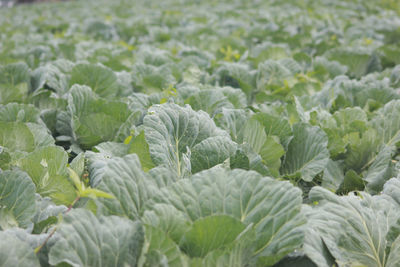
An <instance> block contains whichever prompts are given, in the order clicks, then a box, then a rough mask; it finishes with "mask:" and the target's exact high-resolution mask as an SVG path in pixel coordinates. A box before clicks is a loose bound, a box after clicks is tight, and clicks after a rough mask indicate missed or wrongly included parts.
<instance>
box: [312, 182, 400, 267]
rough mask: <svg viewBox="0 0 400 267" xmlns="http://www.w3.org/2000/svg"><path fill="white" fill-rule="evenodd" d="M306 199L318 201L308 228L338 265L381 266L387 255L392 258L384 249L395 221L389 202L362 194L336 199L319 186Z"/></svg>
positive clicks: (387, 249)
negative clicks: (314, 231)
mask: <svg viewBox="0 0 400 267" xmlns="http://www.w3.org/2000/svg"><path fill="white" fill-rule="evenodd" d="M310 198H311V200H313V201H318V202H319V204H318V206H316V207H315V208H314V211H313V212H312V214H311V215H310V216H309V218H310V224H311V227H312V228H313V229H315V230H316V231H317V232H319V235H320V237H321V238H323V240H324V241H325V244H326V245H327V247H328V248H329V250H330V252H331V253H332V254H333V256H334V257H335V258H336V259H337V262H339V263H340V264H343V265H346V264H356V263H357V264H359V265H365V266H385V262H386V259H387V257H388V254H389V257H393V256H395V255H396V254H394V255H393V256H391V254H392V252H390V253H389V248H388V247H387V245H390V243H389V241H390V240H389V237H390V236H389V235H388V234H389V230H390V229H391V226H393V225H396V224H397V223H398V219H399V215H398V213H397V209H396V207H395V206H394V204H393V203H391V202H390V201H388V200H386V199H385V198H382V197H380V196H375V197H371V196H370V195H368V194H366V193H362V195H361V197H358V196H354V195H349V196H343V197H339V196H337V195H334V194H333V193H331V192H329V191H327V190H325V189H322V188H320V187H314V188H313V189H312V190H311V192H310ZM395 257H397V256H395Z"/></svg>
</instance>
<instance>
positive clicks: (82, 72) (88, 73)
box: [69, 64, 119, 97]
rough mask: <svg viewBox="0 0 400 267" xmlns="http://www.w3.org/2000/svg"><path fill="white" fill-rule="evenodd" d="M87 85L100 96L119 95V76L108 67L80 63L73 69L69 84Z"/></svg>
mask: <svg viewBox="0 0 400 267" xmlns="http://www.w3.org/2000/svg"><path fill="white" fill-rule="evenodd" d="M74 84H80V85H87V86H89V87H90V88H91V89H92V90H93V92H95V93H96V94H98V95H99V96H102V97H106V96H115V95H118V93H119V92H118V90H119V85H118V81H117V76H116V75H115V74H114V72H113V71H112V70H110V69H108V68H105V67H102V66H98V65H92V64H78V65H75V67H74V68H73V69H72V72H71V79H70V81H69V85H70V86H72V85H74Z"/></svg>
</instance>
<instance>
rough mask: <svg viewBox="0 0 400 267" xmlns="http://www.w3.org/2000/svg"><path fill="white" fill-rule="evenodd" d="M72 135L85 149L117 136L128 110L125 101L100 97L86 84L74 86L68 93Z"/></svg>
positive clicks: (128, 113) (126, 118)
mask: <svg viewBox="0 0 400 267" xmlns="http://www.w3.org/2000/svg"><path fill="white" fill-rule="evenodd" d="M68 110H69V116H71V121H70V126H71V129H72V132H73V138H74V139H75V140H76V142H77V143H78V144H79V145H80V146H81V147H82V148H84V149H88V148H91V147H92V146H94V145H97V144H98V143H100V142H103V141H111V140H113V139H114V138H116V136H117V133H118V131H119V129H120V127H121V126H122V125H123V123H124V122H125V121H126V120H128V118H129V116H130V111H129V109H128V106H127V105H126V104H125V103H122V102H119V101H108V100H105V99H102V98H99V97H97V96H96V94H94V93H93V92H92V91H91V90H90V88H89V87H87V86H79V85H75V86H73V87H72V88H71V91H70V95H69V96H68Z"/></svg>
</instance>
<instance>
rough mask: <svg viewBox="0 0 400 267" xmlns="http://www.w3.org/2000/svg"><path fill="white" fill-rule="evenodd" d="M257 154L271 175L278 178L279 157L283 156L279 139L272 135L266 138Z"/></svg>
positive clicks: (283, 151)
mask: <svg viewBox="0 0 400 267" xmlns="http://www.w3.org/2000/svg"><path fill="white" fill-rule="evenodd" d="M259 154H260V156H261V158H262V159H263V162H264V163H265V165H267V167H268V169H269V171H270V172H271V174H272V175H273V176H275V177H277V176H279V168H280V167H281V157H282V156H283V155H284V154H285V150H284V149H283V147H282V145H281V144H280V142H279V138H278V137H277V136H273V135H271V136H268V137H267V138H266V140H265V143H264V144H263V146H262V147H261V150H260V152H259Z"/></svg>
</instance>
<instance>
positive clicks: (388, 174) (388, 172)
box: [363, 146, 395, 194]
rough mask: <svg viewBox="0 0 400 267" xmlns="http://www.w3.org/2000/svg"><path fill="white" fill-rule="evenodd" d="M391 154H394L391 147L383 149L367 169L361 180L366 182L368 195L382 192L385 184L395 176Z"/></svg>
mask: <svg viewBox="0 0 400 267" xmlns="http://www.w3.org/2000/svg"><path fill="white" fill-rule="evenodd" d="M392 154H394V151H393V148H392V147H388V146H385V147H383V148H382V149H381V151H380V152H379V153H378V155H377V156H376V159H375V160H374V162H373V163H372V165H371V166H370V167H369V168H368V172H367V173H366V174H365V177H364V178H363V179H364V181H366V182H367V190H368V192H369V193H371V194H372V193H373V194H377V193H379V192H380V191H382V189H383V185H384V184H385V182H386V181H387V180H389V179H390V178H392V177H393V176H394V175H395V171H394V164H393V162H392Z"/></svg>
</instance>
